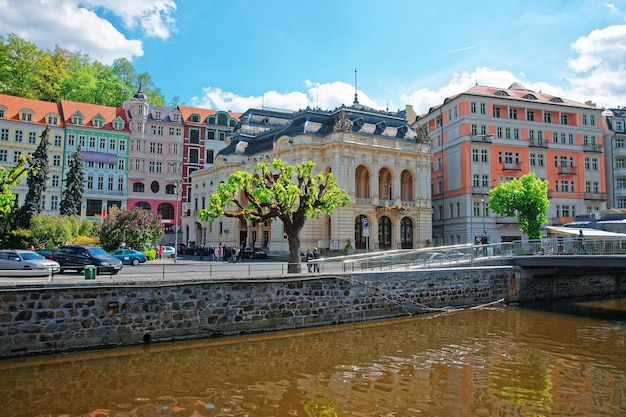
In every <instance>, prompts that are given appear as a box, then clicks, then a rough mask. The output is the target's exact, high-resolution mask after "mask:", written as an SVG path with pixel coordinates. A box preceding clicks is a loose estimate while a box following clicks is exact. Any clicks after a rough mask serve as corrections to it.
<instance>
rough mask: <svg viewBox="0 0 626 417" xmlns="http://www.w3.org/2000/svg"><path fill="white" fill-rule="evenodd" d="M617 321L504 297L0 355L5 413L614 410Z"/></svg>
mask: <svg viewBox="0 0 626 417" xmlns="http://www.w3.org/2000/svg"><path fill="white" fill-rule="evenodd" d="M625 343H626V325H625V324H624V323H619V322H615V321H603V320H597V319H590V318H582V317H576V316H571V315H564V314H556V313H552V312H543V311H535V310H525V309H519V308H514V307H497V308H488V309H482V310H468V311H463V312H456V313H446V314H437V315H429V316H418V317H412V318H405V319H399V320H393V321H386V322H378V323H366V324H363V325H343V326H337V327H332V328H324V329H322V328H319V329H313V330H310V331H297V332H296V331H293V332H282V333H276V334H265V335H256V336H243V337H235V338H222V339H214V340H210V341H206V340H205V341H189V342H180V343H172V344H158V345H149V346H144V347H136V348H117V349H109V350H99V351H91V352H77V353H71V354H65V355H54V356H49V357H34V358H24V359H16V360H7V361H2V362H0V375H2V376H1V379H0V401H1V403H2V404H3V405H4V407H5V408H4V410H3V412H2V415H4V416H9V417H10V416H94V417H98V416H117V417H125V416H133V417H134V416H198V417H199V416H206V417H209V416H218V415H220V416H222V415H235V416H246V415H247V416H391V415H393V416H414V415H419V416H496V415H497V416H571V415H581V416H623V415H626V394H625V393H626V363H625V362H626V361H624V360H623V352H624V346H625Z"/></svg>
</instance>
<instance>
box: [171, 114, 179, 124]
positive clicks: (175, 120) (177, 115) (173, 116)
mask: <svg viewBox="0 0 626 417" xmlns="http://www.w3.org/2000/svg"><path fill="white" fill-rule="evenodd" d="M172 121H174V122H178V121H180V114H178V113H173V114H172Z"/></svg>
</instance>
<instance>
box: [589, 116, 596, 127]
mask: <svg viewBox="0 0 626 417" xmlns="http://www.w3.org/2000/svg"><path fill="white" fill-rule="evenodd" d="M589 124H590V125H591V126H595V125H596V116H594V115H593V114H592V115H591V116H589Z"/></svg>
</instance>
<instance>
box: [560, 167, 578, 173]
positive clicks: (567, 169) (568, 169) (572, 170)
mask: <svg viewBox="0 0 626 417" xmlns="http://www.w3.org/2000/svg"><path fill="white" fill-rule="evenodd" d="M559 175H576V167H575V166H573V165H572V166H567V165H563V166H560V167H559Z"/></svg>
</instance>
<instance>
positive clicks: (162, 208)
mask: <svg viewBox="0 0 626 417" xmlns="http://www.w3.org/2000/svg"><path fill="white" fill-rule="evenodd" d="M157 214H158V215H159V216H161V218H163V219H173V218H174V206H173V205H171V204H170V203H161V204H159V207H158V208H157Z"/></svg>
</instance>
